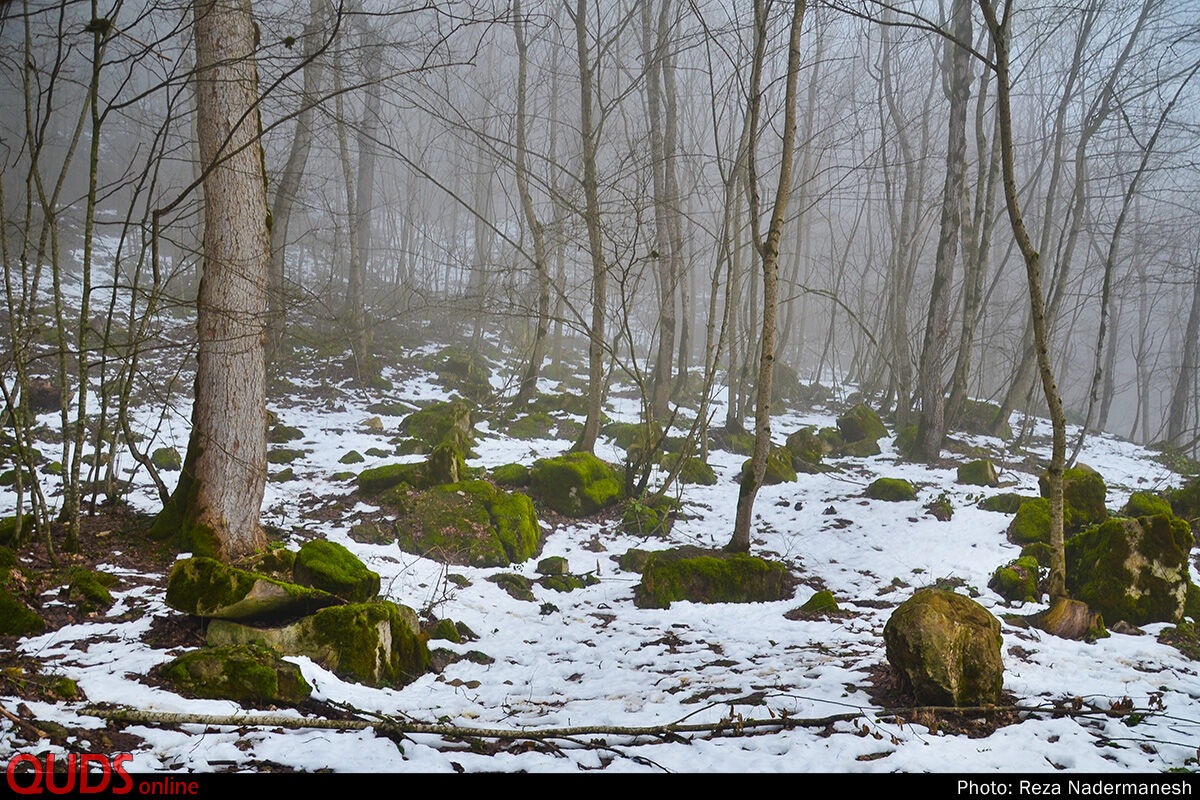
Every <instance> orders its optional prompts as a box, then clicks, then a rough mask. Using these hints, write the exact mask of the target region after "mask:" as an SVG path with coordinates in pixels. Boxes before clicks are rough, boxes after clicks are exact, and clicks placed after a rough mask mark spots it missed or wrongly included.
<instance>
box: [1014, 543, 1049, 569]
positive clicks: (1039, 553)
mask: <svg viewBox="0 0 1200 800" xmlns="http://www.w3.org/2000/svg"><path fill="white" fill-rule="evenodd" d="M1052 552H1053V551H1052V550H1051V549H1050V545H1048V544H1047V543H1046V542H1030V543H1029V544H1027V545H1025V546H1024V547H1022V548H1021V558H1026V557H1028V558H1032V559H1033V560H1034V561H1036V562H1037V563H1038V566H1039V567H1049V566H1050V559H1051V556H1052Z"/></svg>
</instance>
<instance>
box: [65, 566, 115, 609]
mask: <svg viewBox="0 0 1200 800" xmlns="http://www.w3.org/2000/svg"><path fill="white" fill-rule="evenodd" d="M67 580H68V583H67V594H68V596H70V598H71V599H72V601H74V602H75V605H76V606H77V607H78V608H79V610H80V611H83V612H85V613H87V612H91V611H95V610H97V609H104V608H108V607H109V606H111V605H112V604H113V599H112V594H111V593H110V592H109V591H108V590H109V589H110V588H111V587H113V586H115V585H116V583H117V577H116V576H115V575H109V574H108V573H107V572H99V571H96V570H91V569H85V568H83V567H75V568H74V569H72V570H70V571H69V572H68V573H67Z"/></svg>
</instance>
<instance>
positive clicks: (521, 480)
mask: <svg viewBox="0 0 1200 800" xmlns="http://www.w3.org/2000/svg"><path fill="white" fill-rule="evenodd" d="M492 480H494V481H495V482H496V484H497V485H499V486H528V485H529V467H527V466H525V465H524V464H501V465H500V466H498V467H496V468H495V469H493V470H492Z"/></svg>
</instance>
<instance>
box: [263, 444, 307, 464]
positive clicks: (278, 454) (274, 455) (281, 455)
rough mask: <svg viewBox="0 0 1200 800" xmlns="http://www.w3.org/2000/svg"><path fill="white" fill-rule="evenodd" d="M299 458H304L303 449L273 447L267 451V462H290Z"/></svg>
mask: <svg viewBox="0 0 1200 800" xmlns="http://www.w3.org/2000/svg"><path fill="white" fill-rule="evenodd" d="M298 458H304V451H303V450H296V449H293V448H288V447H273V448H271V449H270V450H269V451H267V463H269V464H290V463H292V462H293V461H295V460H296V459H298Z"/></svg>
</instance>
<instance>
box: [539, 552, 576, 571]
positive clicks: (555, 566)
mask: <svg viewBox="0 0 1200 800" xmlns="http://www.w3.org/2000/svg"><path fill="white" fill-rule="evenodd" d="M570 571H571V570H570V566H569V565H568V564H567V560H566V559H565V558H563V557H562V556H548V557H546V558H543V559H542V560H541V561H539V562H538V565H537V573H538V575H566V574H568V573H570Z"/></svg>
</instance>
